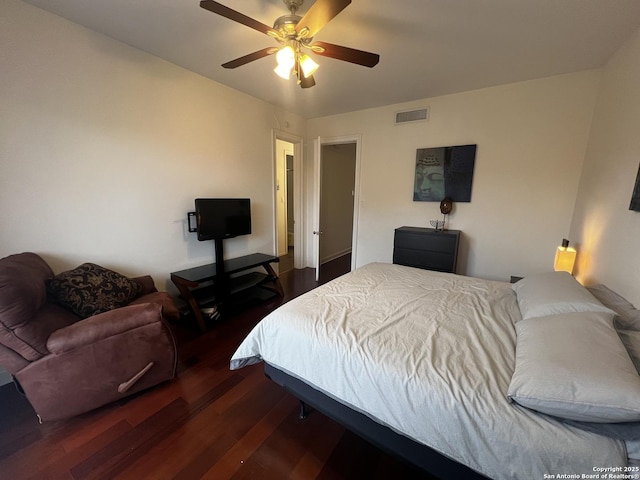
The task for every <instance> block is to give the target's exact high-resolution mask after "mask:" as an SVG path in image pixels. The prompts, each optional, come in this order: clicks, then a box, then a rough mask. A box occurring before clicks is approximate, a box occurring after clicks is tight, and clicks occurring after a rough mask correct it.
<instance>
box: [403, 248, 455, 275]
mask: <svg viewBox="0 0 640 480" xmlns="http://www.w3.org/2000/svg"><path fill="white" fill-rule="evenodd" d="M455 261H456V259H455V255H454V254H453V253H439V252H430V253H429V255H425V254H424V250H412V249H409V248H396V249H394V250H393V263H395V264H398V265H406V266H407V267H417V268H424V269H426V270H437V271H438V272H453V271H454V270H455V266H456V264H455Z"/></svg>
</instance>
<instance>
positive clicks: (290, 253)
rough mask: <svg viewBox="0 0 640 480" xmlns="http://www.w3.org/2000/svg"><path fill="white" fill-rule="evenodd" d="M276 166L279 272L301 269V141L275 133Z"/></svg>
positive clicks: (276, 228) (276, 233)
mask: <svg viewBox="0 0 640 480" xmlns="http://www.w3.org/2000/svg"><path fill="white" fill-rule="evenodd" d="M274 139H275V142H274V144H275V148H274V164H275V165H274V166H275V185H274V194H275V219H276V225H275V229H274V231H275V245H276V255H277V256H278V257H279V259H280V263H279V266H278V267H279V268H278V269H279V271H280V272H286V271H288V270H292V269H294V268H302V267H303V265H302V263H303V260H302V258H303V257H302V252H303V246H302V239H301V234H300V231H299V230H300V228H299V227H300V225H301V224H302V222H301V220H300V215H301V211H302V207H301V200H300V199H301V187H302V185H301V173H302V167H301V158H300V157H301V150H302V140H301V139H300V138H297V137H294V136H290V135H287V134H284V133H282V132H276V133H275V136H274Z"/></svg>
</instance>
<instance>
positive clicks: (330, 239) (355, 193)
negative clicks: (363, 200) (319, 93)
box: [313, 135, 361, 282]
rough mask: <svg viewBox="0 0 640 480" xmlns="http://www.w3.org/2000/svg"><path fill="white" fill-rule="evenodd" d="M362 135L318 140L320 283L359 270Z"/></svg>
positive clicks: (316, 230)
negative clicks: (358, 233) (358, 228)
mask: <svg viewBox="0 0 640 480" xmlns="http://www.w3.org/2000/svg"><path fill="white" fill-rule="evenodd" d="M360 141H361V140H360V136H359V135H356V136H350V137H334V138H318V139H317V140H316V141H315V148H314V151H315V159H316V161H315V172H314V173H315V175H314V176H315V193H316V196H315V202H314V226H315V228H314V231H313V234H314V251H315V266H316V280H318V281H320V282H322V281H323V277H324V276H325V275H323V271H324V270H327V272H330V275H329V276H330V277H332V278H333V277H335V276H336V275H340V274H344V273H347V272H349V271H350V270H352V269H354V268H355V265H356V239H357V225H358V205H359V200H358V197H359V172H360Z"/></svg>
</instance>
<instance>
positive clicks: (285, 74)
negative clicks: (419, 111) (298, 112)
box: [200, 0, 380, 88]
mask: <svg viewBox="0 0 640 480" xmlns="http://www.w3.org/2000/svg"><path fill="white" fill-rule="evenodd" d="M283 2H284V3H285V5H286V6H287V8H288V9H289V12H290V13H289V15H283V16H281V17H279V18H277V19H276V21H275V23H274V24H273V28H272V27H269V26H268V25H265V24H264V23H261V22H259V21H257V20H254V19H253V18H250V17H247V16H246V15H243V14H242V13H240V12H236V11H235V10H232V9H231V8H229V7H226V6H224V5H222V4H220V3H218V2H214V1H213V0H202V1H201V2H200V6H201V7H202V8H204V9H205V10H209V11H210V12H213V13H217V14H218V15H222V16H223V17H225V18H228V19H229V20H233V21H234V22H238V23H241V24H243V25H246V26H247V27H249V28H253V29H254V30H257V31H259V32H262V33H264V34H266V35H268V36H270V37H272V38H274V39H275V40H277V41H278V43H280V45H281V46H280V47H267V48H263V49H262V50H258V51H257V52H253V53H250V54H248V55H245V56H243V57H240V58H236V59H235V60H231V61H230V62H227V63H223V64H222V66H223V67H224V68H237V67H240V66H242V65H246V64H247V63H249V62H253V61H254V60H258V59H260V58H263V57H267V56H269V55H273V54H276V60H277V62H278V66H277V67H276V68H275V70H274V71H275V72H276V73H277V74H278V75H279V76H281V77H282V78H285V79H288V78H289V76H290V74H291V73H293V74H294V75H295V77H296V79H297V81H298V84H299V85H300V86H301V87H302V88H309V87H313V86H314V85H315V84H316V82H315V80H314V79H313V72H315V71H316V70H317V68H318V64H317V63H315V62H314V61H313V59H312V58H311V57H310V56H309V55H308V53H307V52H313V53H315V54H317V55H321V56H324V57H331V58H335V59H337V60H342V61H345V62H350V63H355V64H357V65H363V66H365V67H370V68H371V67H374V66H375V65H377V64H378V62H379V61H380V56H379V55H377V54H375V53H370V52H365V51H362V50H356V49H354V48H349V47H343V46H341V45H334V44H332V43H326V42H313V37H314V35H315V34H317V33H318V32H319V31H320V29H322V28H323V27H324V26H325V25H326V24H327V23H329V21H330V20H332V19H333V18H334V17H335V16H336V15H338V14H339V13H340V12H341V11H342V10H344V9H345V8H346V7H347V6H348V5H349V4H350V3H351V0H316V2H315V3H314V4H313V5H312V6H311V8H309V10H308V11H307V13H306V14H305V15H304V16H303V17H301V16H300V15H296V11H297V10H298V8H300V6H301V5H302V3H303V2H304V0H283Z"/></svg>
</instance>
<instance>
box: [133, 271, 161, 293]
mask: <svg viewBox="0 0 640 480" xmlns="http://www.w3.org/2000/svg"><path fill="white" fill-rule="evenodd" d="M131 280H133V281H135V282H138V283H139V284H140V285H142V290H141V291H140V296H142V295H146V294H148V293H153V292H157V291H158V289H157V288H156V284H155V283H154V281H153V278H152V277H151V275H143V276H141V277H134V278H132V279H131Z"/></svg>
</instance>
